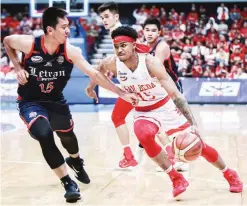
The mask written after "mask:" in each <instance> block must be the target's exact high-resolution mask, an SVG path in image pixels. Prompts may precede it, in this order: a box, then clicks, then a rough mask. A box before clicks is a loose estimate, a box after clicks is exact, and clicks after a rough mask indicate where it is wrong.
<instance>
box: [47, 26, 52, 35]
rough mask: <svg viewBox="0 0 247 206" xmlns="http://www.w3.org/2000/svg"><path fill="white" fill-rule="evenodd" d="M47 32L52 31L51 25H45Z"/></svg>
mask: <svg viewBox="0 0 247 206" xmlns="http://www.w3.org/2000/svg"><path fill="white" fill-rule="evenodd" d="M46 31H47V34H50V33H51V32H52V27H51V26H48V27H46Z"/></svg>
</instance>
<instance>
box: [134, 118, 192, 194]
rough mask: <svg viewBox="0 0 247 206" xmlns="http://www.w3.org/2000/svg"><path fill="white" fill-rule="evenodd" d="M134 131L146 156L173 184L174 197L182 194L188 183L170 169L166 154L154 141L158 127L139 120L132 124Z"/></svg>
mask: <svg viewBox="0 0 247 206" xmlns="http://www.w3.org/2000/svg"><path fill="white" fill-rule="evenodd" d="M134 131H135V134H136V136H137V138H138V140H139V141H140V143H141V144H142V145H143V147H144V148H145V151H146V153H147V155H148V156H149V157H150V158H151V159H152V160H153V161H155V162H156V163H157V164H158V165H159V166H160V167H161V168H162V169H163V170H164V171H165V172H166V173H167V174H168V175H169V177H170V179H171V181H172V182H173V195H174V197H175V196H177V195H179V194H181V193H182V192H184V191H185V190H186V187H187V186H188V185H189V184H188V182H187V181H186V180H185V179H184V177H183V175H182V174H179V173H178V172H177V171H176V170H175V169H174V168H173V167H172V165H171V163H170V161H169V160H168V158H167V155H166V152H165V151H164V150H162V148H161V147H160V146H159V145H158V144H157V143H156V141H155V135H156V134H157V133H158V131H159V127H158V126H157V125H156V124H154V123H153V122H150V121H148V120H143V119H140V120H137V121H136V122H135V123H134Z"/></svg>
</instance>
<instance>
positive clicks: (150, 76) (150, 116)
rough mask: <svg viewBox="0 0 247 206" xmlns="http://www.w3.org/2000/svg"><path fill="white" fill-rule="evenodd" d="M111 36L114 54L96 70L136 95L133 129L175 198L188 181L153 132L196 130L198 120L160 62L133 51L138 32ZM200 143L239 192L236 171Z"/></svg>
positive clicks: (124, 28)
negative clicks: (108, 72) (170, 184)
mask: <svg viewBox="0 0 247 206" xmlns="http://www.w3.org/2000/svg"><path fill="white" fill-rule="evenodd" d="M111 37H112V39H113V42H114V48H115V53H116V55H114V56H111V57H107V58H105V59H104V60H103V61H102V62H101V63H100V64H99V66H98V70H99V71H100V72H102V73H105V72H107V71H111V72H113V73H114V74H115V75H116V76H117V78H118V80H119V82H120V84H121V86H122V87H123V88H124V89H125V90H126V91H128V92H132V93H135V94H137V95H138V97H139V103H138V105H137V106H136V107H135V115H134V116H135V117H134V132H135V134H136V136H137V138H138V140H139V141H140V143H141V144H142V145H143V147H144V149H145V151H146V153H147V155H148V156H149V157H150V158H151V159H152V160H153V161H155V162H156V163H157V164H158V165H159V166H160V167H161V168H162V169H163V170H164V171H165V172H166V173H167V174H168V175H169V177H170V179H171V181H172V182H173V196H174V197H176V196H178V195H179V194H181V193H182V192H184V191H185V190H186V188H187V186H188V185H189V183H188V182H187V181H186V180H185V179H184V177H183V176H182V174H180V173H178V172H177V171H176V170H174V168H173V166H172V165H171V163H170V161H169V160H168V159H167V155H166V152H165V151H164V150H162V148H161V147H160V146H159V145H158V144H157V143H156V141H155V135H156V134H157V133H158V132H159V130H160V129H161V128H162V129H164V130H165V132H166V134H167V135H168V136H173V137H176V135H177V134H178V132H185V131H186V132H187V133H189V134H190V133H192V132H193V133H195V132H197V129H196V128H197V123H196V121H195V119H194V117H193V114H192V112H191V110H190V108H189V106H188V103H187V101H186V100H185V98H184V96H183V95H182V94H181V93H180V92H179V91H178V89H177V87H176V85H175V83H174V82H173V81H172V79H171V77H170V76H169V75H168V74H167V72H166V69H165V67H164V66H163V64H162V63H161V62H160V61H159V60H158V59H157V58H155V57H153V56H152V55H146V54H138V53H137V52H136V51H135V47H136V39H137V32H136V31H135V30H134V29H132V28H131V27H128V26H121V27H118V28H117V29H116V30H114V31H113V32H112V35H111ZM189 134H188V135H189ZM197 134H198V133H197ZM198 136H199V135H198ZM200 138H201V137H200ZM202 144H203V149H202V153H201V156H202V157H204V158H205V159H206V160H207V161H208V162H210V163H211V164H212V165H214V166H215V167H216V168H218V169H219V170H221V171H222V173H223V176H224V178H225V179H226V180H227V181H228V183H229V185H230V189H229V190H230V192H235V193H239V192H242V190H243V183H242V182H241V180H240V179H239V177H238V174H237V173H236V172H235V171H234V170H231V169H229V168H228V167H227V166H226V164H225V163H224V161H223V160H222V158H221V156H220V155H219V154H218V152H217V151H216V150H215V149H214V148H212V147H210V146H209V145H207V144H206V143H205V142H204V141H202Z"/></svg>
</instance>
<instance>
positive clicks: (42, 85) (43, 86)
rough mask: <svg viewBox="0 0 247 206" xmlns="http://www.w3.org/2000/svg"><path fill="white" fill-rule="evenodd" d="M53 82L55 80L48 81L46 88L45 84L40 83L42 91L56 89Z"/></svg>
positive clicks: (46, 91)
mask: <svg viewBox="0 0 247 206" xmlns="http://www.w3.org/2000/svg"><path fill="white" fill-rule="evenodd" d="M53 83H54V82H48V84H47V85H46V88H45V84H43V83H42V84H40V85H39V86H40V89H41V92H42V93H50V92H51V91H52V90H53V89H54V86H53Z"/></svg>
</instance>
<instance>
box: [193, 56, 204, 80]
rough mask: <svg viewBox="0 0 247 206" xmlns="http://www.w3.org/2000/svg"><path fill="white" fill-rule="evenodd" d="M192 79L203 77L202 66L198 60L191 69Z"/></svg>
mask: <svg viewBox="0 0 247 206" xmlns="http://www.w3.org/2000/svg"><path fill="white" fill-rule="evenodd" d="M191 73H192V77H201V76H202V74H203V69H202V65H201V64H199V62H198V61H197V60H195V61H194V64H193V66H192V69H191Z"/></svg>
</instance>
